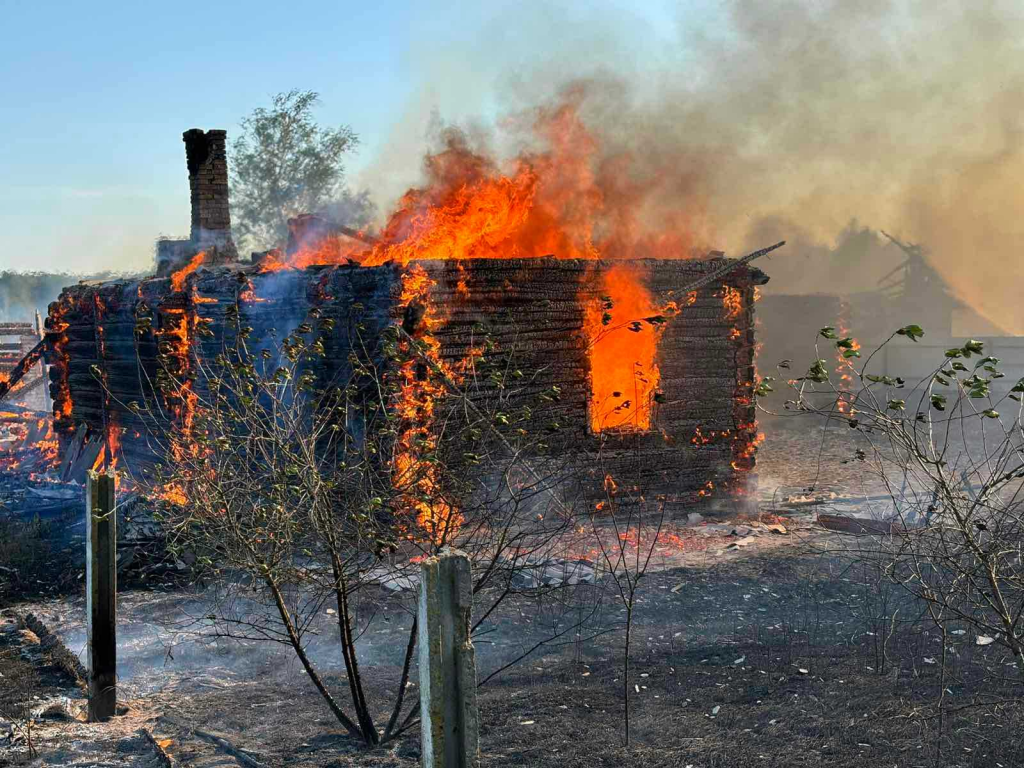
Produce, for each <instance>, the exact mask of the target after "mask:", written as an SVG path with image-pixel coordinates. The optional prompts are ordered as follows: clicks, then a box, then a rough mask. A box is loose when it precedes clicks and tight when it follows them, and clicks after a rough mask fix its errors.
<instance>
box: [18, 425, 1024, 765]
mask: <svg viewBox="0 0 1024 768" xmlns="http://www.w3.org/2000/svg"><path fill="white" fill-rule="evenodd" d="M818 444H819V443H818V437H817V436H816V435H815V433H814V432H812V431H811V430H809V429H808V430H799V429H796V430H786V431H785V433H784V434H776V435H775V437H774V439H769V441H768V442H767V443H766V445H765V448H764V450H763V451H762V455H761V460H760V464H759V471H760V472H761V474H762V476H763V477H765V478H767V479H769V480H770V482H771V485H770V486H769V487H770V492H769V493H767V494H766V495H765V496H766V499H767V498H771V497H772V496H773V495H774V496H776V497H777V496H778V494H774V493H773V492H774V491H775V490H776V489H779V488H783V489H785V488H799V487H802V486H807V485H809V484H811V483H813V482H818V483H821V480H820V478H821V477H827V479H828V481H829V485H830V486H834V487H836V488H839V489H840V490H842V491H844V492H848V493H853V492H860V493H867V492H869V491H870V490H871V489H870V487H869V486H868V485H867V484H863V485H857V483H858V482H859V478H858V475H857V474H856V472H855V471H852V470H851V471H848V469H849V465H847V464H842V463H841V462H842V461H844V460H845V459H846V457H847V456H848V455H849V453H851V452H852V450H851V451H845V449H843V448H840V447H835V446H833V447H832V448H829V449H828V450H829V451H831V453H829V454H828V455H826V456H825V458H824V459H823V462H824V464H823V466H824V469H823V471H820V470H819V467H818V466H817V460H816V459H815V462H813V463H809V462H808V460H807V456H808V455H814V456H817V454H816V453H812V452H814V451H815V446H816V445H818ZM819 472H821V473H820V474H819ZM815 477H817V478H818V479H817V480H815ZM775 511H783V512H784V513H785V514H786V515H787V519H786V520H785V521H784V524H785V527H786V533H785V534H782V533H779V532H772V531H771V530H768V529H763V528H762V529H758V527H757V526H751V525H750V524H749V522H747V521H743V522H738V523H733V524H724V525H719V526H717V527H715V526H706V525H705V526H697V527H696V528H694V529H690V530H684V529H676V530H675V531H674V534H675V535H678V536H680V537H681V538H682V539H685V540H686V541H687V542H690V543H692V546H689V545H687V546H682V547H679V548H678V549H677V550H676V551H675V552H671V551H670V552H667V553H666V554H664V556H661V557H660V558H659V559H658V561H657V563H656V564H655V567H654V568H653V570H652V572H651V573H650V575H649V576H648V578H647V579H646V580H645V581H644V583H643V586H642V589H641V592H640V598H639V605H638V610H637V618H636V622H637V623H636V626H635V631H634V646H633V651H632V654H631V668H630V672H629V678H628V683H626V685H627V686H628V690H629V694H630V706H631V709H632V712H631V721H630V722H631V743H630V746H628V747H625V746H623V693H624V691H623V688H624V683H625V682H626V681H625V678H624V676H623V667H622V642H623V632H622V618H623V608H622V605H621V603H618V602H616V600H615V599H614V595H613V594H612V593H611V592H610V591H608V590H605V587H607V586H609V585H608V583H607V577H606V578H605V579H604V580H599V581H598V583H597V584H594V585H586V586H585V587H583V588H581V589H583V590H584V591H586V590H589V591H586V592H585V594H582V601H583V602H586V604H588V605H591V604H593V605H598V604H599V605H600V609H599V610H598V611H597V613H596V615H595V616H594V618H593V620H592V622H591V623H590V625H589V626H590V627H591V628H592V629H593V630H594V632H593V634H594V635H595V636H592V637H586V638H583V639H580V640H576V639H575V636H574V635H573V636H568V637H567V638H566V639H565V640H563V641H562V642H561V643H560V644H559V643H556V644H552V645H548V646H546V647H544V648H542V649H541V650H539V651H538V652H537V653H536V654H534V655H532V656H530V657H529V658H527V659H526V660H525V661H523V662H521V663H520V664H518V665H516V666H514V667H512V668H511V669H509V670H508V671H507V672H505V673H503V674H502V675H499V676H498V677H496V678H494V679H493V680H491V681H490V682H488V683H487V684H486V685H484V686H483V687H482V688H481V689H480V698H479V704H480V711H481V717H482V721H483V730H482V739H481V741H482V743H481V747H482V753H483V757H482V764H483V765H484V766H537V767H538V768H544V767H546V766H558V768H574V767H575V766H587V767H588V768H591V767H593V766H609V767H610V766H627V765H643V766H650V767H652V768H654V767H657V766H673V767H678V768H685V767H686V766H692V768H712V767H717V766H740V765H749V764H761V765H769V766H786V767H789V766H792V767H793V768H796V767H798V766H820V765H830V766H833V765H834V766H851V768H852V767H853V766H857V767H858V768H863V767H865V766H867V767H871V766H880V767H881V766H899V767H900V768H904V767H906V768H910V767H912V766H935V765H941V766H950V767H959V766H963V767H964V768H966V767H967V766H971V767H973V766H996V767H999V766H1006V767H1009V766H1020V765H1024V740H1021V739H1020V738H1019V733H1020V732H1021V728H1022V727H1024V708H1022V707H1020V705H1019V703H1012V702H1013V701H1014V700H1016V701H1017V702H1019V701H1020V698H1019V697H1021V696H1022V695H1024V691H1022V690H1021V686H1020V685H1019V684H1015V683H1014V670H1013V669H1012V668H1011V667H1010V666H1008V662H1009V659H1007V658H1005V657H1004V656H1003V655H1002V652H1001V651H999V650H998V648H997V647H996V646H993V645H989V646H977V645H976V644H975V642H974V641H975V638H973V637H972V636H971V635H970V633H969V632H968V631H966V630H964V631H963V632H962V633H959V634H956V632H957V631H956V630H954V635H952V636H951V638H952V643H953V645H952V647H951V648H948V649H947V653H946V658H945V660H944V661H943V655H942V653H941V648H942V643H941V639H940V637H939V636H938V633H937V632H936V631H935V630H934V629H933V628H932V627H930V625H929V624H928V623H927V622H926V621H925V620H923V618H922V615H921V613H922V612H921V607H920V606H918V605H915V604H914V603H913V601H912V600H910V599H909V598H908V597H907V596H906V595H905V594H904V593H903V592H901V591H900V590H899V589H898V588H896V587H893V586H891V585H888V584H887V583H886V582H885V581H884V580H883V579H880V578H879V573H878V571H877V568H876V567H875V566H872V565H871V564H869V563H868V564H860V565H853V564H851V563H850V561H849V560H848V559H847V558H846V557H844V556H843V553H842V549H843V548H844V546H845V542H846V541H847V540H848V539H846V537H838V536H834V535H830V534H826V533H824V532H822V531H820V530H819V529H816V528H815V527H814V525H813V509H805V510H802V511H797V510H795V509H789V510H779V509H776V510H775ZM599 597H600V598H601V599H600V601H598V598H599ZM581 604H582V603H581ZM201 605H202V602H201V596H200V595H195V594H186V593H184V592H181V591H175V590H171V591H167V590H157V591H153V592H147V591H142V590H135V591H131V592H127V593H125V594H124V595H122V597H121V602H120V604H119V612H120V618H121V623H122V631H121V643H122V646H120V647H119V663H120V674H121V677H122V686H121V693H122V696H121V698H122V699H124V700H125V703H126V704H127V705H128V706H127V710H126V711H125V713H124V714H123V715H121V716H119V717H117V718H115V719H114V721H112V722H111V723H110V724H106V725H89V724H86V723H84V722H81V721H80V709H81V707H82V705H83V703H84V699H83V698H82V694H81V692H80V691H79V690H78V689H77V688H76V687H75V686H74V685H73V684H72V683H71V682H70V681H69V680H68V679H67V677H66V676H65V675H63V674H62V673H60V672H59V671H57V670H55V669H54V668H53V667H52V666H49V665H48V664H47V660H46V658H45V654H43V653H42V652H41V650H40V649H39V647H38V644H37V643H34V641H33V638H32V637H31V633H28V632H26V631H24V630H20V629H18V628H17V626H16V624H15V622H14V619H13V614H12V613H11V612H7V613H6V614H5V615H4V617H3V619H2V621H0V675H3V677H0V692H2V693H0V766H4V765H36V766H58V765H66V766H125V767H127V766H150V765H160V764H161V763H160V762H159V760H160V757H159V755H158V750H157V747H155V746H154V742H159V743H160V744H161V745H162V748H163V749H164V750H165V751H166V752H167V753H168V754H169V755H170V756H171V757H172V758H173V759H174V760H175V761H177V764H179V765H187V766H249V767H251V766H268V767H269V766H289V767H292V766H294V767H295V768H312V767H313V766H317V767H321V766H322V767H326V766H335V767H338V766H352V767H354V768H370V767H371V766H404V767H406V768H412V767H413V766H416V765H418V755H419V743H418V735H417V734H416V733H415V732H412V733H410V734H408V735H407V736H406V737H404V738H402V739H400V740H398V741H397V742H395V743H392V744H390V745H388V746H386V747H382V748H380V749H377V750H373V751H365V750H362V749H361V748H360V747H359V745H357V744H355V743H353V741H352V740H351V739H350V738H348V737H347V736H346V735H345V734H344V732H343V731H342V730H341V729H340V728H339V727H338V726H337V724H336V723H335V722H334V721H333V720H332V717H331V715H330V712H329V711H328V710H327V708H326V707H325V706H324V705H323V703H322V700H321V699H320V698H319V696H318V694H317V693H316V691H315V690H314V688H313V686H312V685H311V684H310V682H309V681H308V679H306V678H305V676H304V674H303V673H302V670H301V668H300V667H299V665H298V664H297V662H296V661H295V660H294V658H292V656H291V654H290V652H288V651H287V649H285V648H280V647H276V646H273V647H268V646H267V645H265V644H239V643H233V644H232V643H227V642H224V641H219V642H216V643H205V644H197V643H194V642H190V641H188V640H186V639H185V636H184V635H183V634H182V633H181V627H180V626H175V625H174V623H173V622H172V621H170V620H169V619H168V617H173V616H180V615H183V614H184V613H188V612H193V613H195V612H196V611H197V610H199V609H200V608H201ZM407 605H408V601H407V599H406V598H405V597H403V596H402V595H392V596H390V597H389V598H387V599H385V600H383V606H384V608H383V609H382V611H381V612H380V613H379V615H378V616H377V617H376V618H375V621H374V623H373V624H372V626H371V628H370V630H369V631H368V632H367V633H366V634H364V636H363V637H362V639H361V640H360V650H361V653H362V654H363V655H364V657H365V658H366V659H367V661H366V662H365V664H364V672H365V676H366V678H367V682H368V685H369V688H370V693H371V697H372V699H373V700H374V701H375V702H376V703H377V704H378V707H379V712H380V717H381V719H384V718H386V713H387V703H388V701H389V696H390V694H391V693H393V688H394V685H395V682H396V681H397V679H398V677H399V665H400V662H401V652H402V650H403V648H404V635H405V632H407V631H408V627H409V615H408V613H407V610H406V606H407ZM15 609H16V610H18V611H22V612H23V611H25V610H29V609H31V610H33V611H34V612H36V613H37V614H38V615H39V616H40V617H42V618H43V619H44V621H46V622H47V624H48V625H49V626H50V627H51V628H52V629H53V630H54V631H56V632H57V633H58V634H60V635H61V636H62V638H63V639H64V640H65V642H66V643H67V645H68V646H69V647H70V648H71V649H72V650H73V651H74V652H81V651H82V650H83V646H84V641H83V637H84V636H83V634H82V630H81V619H82V616H83V613H84V611H83V606H82V600H81V597H80V596H78V595H75V594H71V595H70V596H69V597H64V598H60V599H46V600H36V601H34V602H32V603H31V604H20V605H18V606H15ZM562 609H563V606H561V605H557V604H554V603H553V602H552V601H551V599H549V598H543V597H539V596H531V595H530V594H529V593H524V594H523V595H521V596H518V597H516V598H515V599H514V600H511V601H509V602H507V603H505V604H504V605H503V607H502V609H501V610H500V612H499V614H500V615H496V616H495V617H493V620H492V621H490V622H489V623H488V625H487V626H486V627H485V629H486V631H482V632H480V633H479V634H478V637H477V639H476V645H477V653H478V665H479V677H480V678H481V679H483V678H484V677H486V676H487V675H488V674H489V673H490V672H491V671H492V670H494V669H496V668H498V667H499V666H501V665H503V664H504V663H506V662H507V661H508V660H509V659H511V658H514V657H515V656H516V655H518V653H519V652H520V651H521V650H522V649H524V648H527V647H529V645H530V643H531V639H532V638H534V637H539V636H541V635H543V634H544V633H550V632H551V631H552V629H553V628H556V629H557V626H558V622H559V621H561V622H565V621H567V620H569V617H568V615H567V614H566V613H565V612H564V610H562ZM313 653H314V657H315V658H316V660H317V661H318V662H319V663H321V664H323V665H324V666H325V668H326V669H328V670H331V674H329V675H328V678H329V679H330V681H331V683H332V684H333V686H334V687H335V688H336V689H341V687H342V686H343V685H344V679H343V677H342V675H341V672H340V669H341V668H340V667H339V665H338V664H337V663H336V661H335V660H334V659H336V652H335V651H334V649H333V647H332V646H331V645H330V643H329V642H328V641H327V640H323V641H322V642H318V643H314V647H313ZM413 680H414V681H415V680H416V678H415V676H414V677H413ZM415 690H416V687H415V685H413V686H411V688H410V691H411V692H414V691H415ZM940 693H941V694H942V696H941V700H940V696H939V694H940ZM410 695H412V693H410ZM940 701H941V708H940ZM1001 702H1007V703H1001ZM39 710H47V712H46V713H42V712H39ZM33 711H36V712H37V713H38V716H37V717H36V719H35V724H34V725H33V727H32V731H33V732H32V734H31V738H32V750H29V748H28V745H27V738H26V735H25V733H24V730H25V728H24V726H23V725H20V726H19V725H17V724H18V723H24V722H25V718H26V716H27V715H29V714H32V712H33ZM8 734H11V735H10V736H8ZM147 734H149V735H147ZM32 751H34V752H35V753H36V757H32V756H31V755H30V752H32ZM164 764H165V763H164Z"/></svg>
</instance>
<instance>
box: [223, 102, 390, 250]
mask: <svg viewBox="0 0 1024 768" xmlns="http://www.w3.org/2000/svg"><path fill="white" fill-rule="evenodd" d="M318 101H319V95H318V94H317V93H314V92H313V91H297V90H293V91H288V92H287V93H279V94H278V95H277V96H275V97H274V99H273V104H272V106H271V107H270V108H269V109H266V108H263V107H259V108H258V109H255V110H253V112H252V113H251V114H250V115H249V116H248V117H246V118H245V119H244V120H242V134H241V135H240V136H239V137H238V138H237V139H235V141H234V142H232V145H231V158H230V159H231V162H230V167H231V202H232V217H233V219H234V222H233V223H234V227H235V231H236V236H237V238H238V240H239V241H240V242H242V243H243V244H244V245H246V246H248V247H251V248H270V247H274V246H278V245H281V244H283V243H284V241H285V240H286V239H287V237H288V224H287V222H288V218H289V217H291V216H295V215H296V214H299V213H326V214H327V215H329V216H330V217H331V218H334V219H335V220H336V221H338V219H337V218H336V217H337V216H339V215H341V216H344V217H345V218H346V219H347V220H345V221H338V223H343V224H347V225H349V226H365V224H366V223H367V222H368V221H369V219H370V216H371V215H372V211H373V206H372V203H370V201H369V197H368V195H367V193H365V192H364V193H361V194H358V195H354V194H353V193H352V192H350V191H349V190H347V189H346V188H345V186H344V180H345V163H344V158H345V155H346V154H347V153H349V152H350V151H351V150H352V149H353V148H354V147H355V146H356V145H357V144H358V142H359V139H358V137H357V136H356V134H355V132H354V131H353V130H352V129H351V128H350V127H349V126H347V125H343V126H340V127H338V128H323V127H321V126H319V125H317V123H316V121H315V120H314V119H313V114H312V111H313V107H314V106H315V105H316V103H317V102H318ZM328 209H330V210H328ZM332 214H333V215H332Z"/></svg>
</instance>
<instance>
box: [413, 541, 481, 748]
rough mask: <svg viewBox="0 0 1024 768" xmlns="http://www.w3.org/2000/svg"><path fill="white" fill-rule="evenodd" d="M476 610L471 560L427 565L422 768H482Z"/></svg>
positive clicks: (456, 555) (449, 558)
mask: <svg viewBox="0 0 1024 768" xmlns="http://www.w3.org/2000/svg"><path fill="white" fill-rule="evenodd" d="M472 609H473V578H472V573H471V571H470V565H469V558H468V557H466V555H465V554H463V553H462V552H459V551H457V550H444V551H442V552H441V554H439V555H438V556H437V557H432V558H429V559H427V560H424V561H423V563H422V564H421V573H420V604H419V660H420V722H421V725H420V734H421V736H420V739H421V742H422V757H421V765H422V766H423V768H477V766H479V764H480V718H479V714H478V711H477V705H476V653H475V651H474V649H473V643H472V641H471V639H470V629H471V623H470V620H471V617H472Z"/></svg>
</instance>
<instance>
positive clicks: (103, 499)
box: [85, 472, 117, 723]
mask: <svg viewBox="0 0 1024 768" xmlns="http://www.w3.org/2000/svg"><path fill="white" fill-rule="evenodd" d="M114 490H115V478H114V475H113V473H110V474H99V473H97V472H89V474H88V479H87V480H86V501H85V513H86V526H85V558H86V559H85V595H86V598H85V602H86V614H87V618H86V620H87V625H88V654H89V663H88V667H87V669H88V682H89V722H91V723H95V722H102V721H104V720H109V719H110V718H111V717H113V715H114V710H115V707H116V705H117V635H116V622H117V517H116V513H115V512H114Z"/></svg>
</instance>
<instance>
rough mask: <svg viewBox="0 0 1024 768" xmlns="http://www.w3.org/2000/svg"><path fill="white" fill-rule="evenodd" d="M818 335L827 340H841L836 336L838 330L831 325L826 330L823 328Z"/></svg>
mask: <svg viewBox="0 0 1024 768" xmlns="http://www.w3.org/2000/svg"><path fill="white" fill-rule="evenodd" d="M818 334H819V335H820V336H823V337H824V338H826V339H838V338H839V336H837V335H836V329H835V328H834V327H832V326H831V325H826V326H825V327H824V328H822V329H821V330H820V331H818Z"/></svg>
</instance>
